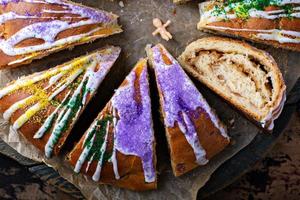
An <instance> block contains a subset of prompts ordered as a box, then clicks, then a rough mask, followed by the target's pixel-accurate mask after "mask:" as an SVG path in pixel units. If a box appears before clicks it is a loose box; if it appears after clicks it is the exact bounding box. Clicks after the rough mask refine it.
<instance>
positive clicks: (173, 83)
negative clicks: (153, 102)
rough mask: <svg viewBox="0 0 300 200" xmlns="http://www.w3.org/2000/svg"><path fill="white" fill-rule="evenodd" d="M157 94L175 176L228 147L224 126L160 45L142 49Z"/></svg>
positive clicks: (207, 160)
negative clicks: (144, 51) (152, 75)
mask: <svg viewBox="0 0 300 200" xmlns="http://www.w3.org/2000/svg"><path fill="white" fill-rule="evenodd" d="M146 51H147V55H148V57H149V61H150V65H151V66H152V67H153V69H154V72H155V77H156V83H157V87H158V91H159V97H160V106H161V113H162V116H163V119H164V124H165V131H166V137H167V141H168V145H169V150H170V157H171V164H172V168H173V172H174V174H175V176H180V175H182V174H184V173H186V172H188V171H190V170H192V169H194V168H196V167H197V166H199V165H205V164H207V163H208V162H209V160H210V159H211V158H212V157H213V156H215V155H216V154H217V153H219V152H220V151H222V150H223V149H224V148H225V147H226V146H227V145H228V144H229V137H228V135H227V131H226V128H225V126H224V125H223V124H222V122H221V121H220V120H219V118H218V117H217V116H216V114H215V113H214V112H213V110H212V109H211V108H210V106H209V105H208V103H207V102H206V100H205V99H204V98H203V96H202V95H201V94H200V92H199V91H198V90H197V88H196V87H195V86H194V84H193V83H192V81H191V80H190V78H189V77H188V76H187V74H186V73H185V72H184V71H183V69H182V68H181V66H180V65H179V63H178V62H177V61H176V60H175V59H174V58H173V57H172V55H171V54H170V53H169V52H168V51H167V50H166V49H165V48H164V47H163V46H162V45H161V44H158V45H156V46H154V47H152V48H151V47H150V46H148V47H147V48H146Z"/></svg>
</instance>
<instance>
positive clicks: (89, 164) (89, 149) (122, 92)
mask: <svg viewBox="0 0 300 200" xmlns="http://www.w3.org/2000/svg"><path fill="white" fill-rule="evenodd" d="M69 161H70V163H71V165H72V166H74V171H75V172H77V173H79V172H81V173H85V174H87V175H89V176H90V177H92V179H93V180H94V181H97V182H100V183H105V184H110V185H115V186H119V187H122V188H127V189H131V190H149V189H155V188H156V184H157V179H156V170H155V166H156V155H155V139H154V133H153V127H152V115H151V100H150V94H149V83H148V71H147V60H146V59H142V60H140V61H139V62H138V63H137V64H136V66H135V67H134V69H133V70H132V71H131V73H130V74H129V75H128V76H127V78H126V79H125V80H124V82H123V83H122V84H121V86H120V87H119V88H118V89H117V90H116V92H115V94H114V96H113V97H112V99H111V100H110V101H109V102H108V103H107V105H106V106H105V108H104V109H103V110H102V111H101V112H100V114H99V116H98V117H97V119H96V120H95V121H94V122H93V123H92V125H91V126H90V128H89V129H88V130H87V132H86V133H85V134H84V136H83V137H82V138H81V140H80V141H79V142H78V143H77V145H76V146H75V148H74V149H73V151H72V152H71V153H70V155H69Z"/></svg>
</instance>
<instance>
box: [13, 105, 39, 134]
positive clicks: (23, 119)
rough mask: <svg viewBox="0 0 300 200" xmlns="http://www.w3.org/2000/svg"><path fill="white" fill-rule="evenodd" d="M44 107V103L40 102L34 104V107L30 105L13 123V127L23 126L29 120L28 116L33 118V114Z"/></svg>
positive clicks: (15, 128)
mask: <svg viewBox="0 0 300 200" xmlns="http://www.w3.org/2000/svg"><path fill="white" fill-rule="evenodd" d="M43 107H44V105H43V104H42V103H40V102H38V103H36V104H34V105H33V106H32V107H30V108H29V109H28V110H27V111H26V112H25V113H24V114H23V115H21V116H20V117H19V118H18V119H17V120H16V121H15V123H14V124H13V126H12V127H13V129H14V130H18V129H19V128H20V127H21V126H23V125H24V124H25V123H26V122H27V121H28V118H31V117H32V116H33V115H35V114H36V113H37V112H38V111H39V110H41V109H42V108H43Z"/></svg>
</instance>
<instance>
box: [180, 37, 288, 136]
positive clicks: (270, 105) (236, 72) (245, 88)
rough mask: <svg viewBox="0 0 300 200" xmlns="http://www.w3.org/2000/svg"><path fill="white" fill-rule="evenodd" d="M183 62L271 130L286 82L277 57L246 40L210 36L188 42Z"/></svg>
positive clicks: (204, 81) (201, 78)
mask: <svg viewBox="0 0 300 200" xmlns="http://www.w3.org/2000/svg"><path fill="white" fill-rule="evenodd" d="M179 62H180V63H181V65H182V66H183V67H184V68H185V69H186V70H187V71H188V72H190V73H191V74H192V75H193V76H194V77H196V78H197V79H198V80H200V81H201V82H202V83H204V84H205V85H206V86H207V87H209V88H210V89H211V90H213V91H214V92H216V93H217V94H219V95H220V96H221V97H223V98H224V99H225V100H227V101H228V102H229V103H231V104H232V105H233V106H235V107H236V108H238V109H239V110H241V111H242V112H243V113H244V114H245V115H246V116H247V117H248V118H250V119H251V120H252V121H254V122H256V123H257V124H258V125H259V126H261V127H262V128H264V129H266V130H269V131H271V130H272V129H273V126H274V123H273V122H274V120H275V119H276V118H277V117H278V116H279V115H280V113H281V110H282V108H283V105H284V102H285V90H286V86H285V83H284V80H283V78H282V74H281V72H280V70H279V68H278V66H277V64H276V62H275V61H274V59H273V58H272V57H271V56H270V55H269V54H268V53H266V52H264V51H262V50H259V49H256V48H254V47H252V46H250V45H248V44H247V43H245V42H241V41H236V40H232V39H228V38H220V37H208V38H202V39H199V40H197V41H195V42H192V43H191V44H189V45H188V46H187V47H186V49H185V51H184V52H183V53H182V54H181V56H180V57H179Z"/></svg>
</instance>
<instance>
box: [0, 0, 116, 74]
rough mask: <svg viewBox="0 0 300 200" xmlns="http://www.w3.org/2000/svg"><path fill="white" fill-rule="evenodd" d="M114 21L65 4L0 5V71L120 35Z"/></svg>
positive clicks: (7, 1) (49, 0)
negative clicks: (100, 39)
mask: <svg viewBox="0 0 300 200" xmlns="http://www.w3.org/2000/svg"><path fill="white" fill-rule="evenodd" d="M117 18H118V16H116V15H114V14H112V13H108V12H106V11H103V10H98V9H95V8H90V7H87V6H83V5H81V4H77V3H74V2H71V1H65V0H38V1H29V0H18V1H15V0H3V1H0V23H1V29H0V69H1V68H7V67H16V66H18V65H22V64H27V63H30V62H31V61H32V60H34V59H40V58H42V57H44V56H47V55H49V54H51V53H53V52H57V51H60V50H62V49H67V48H69V49H70V48H72V47H74V46H75V45H79V44H83V43H88V42H91V41H93V40H95V39H97V38H102V37H107V36H109V35H112V34H116V33H120V32H121V31H122V30H121V28H120V26H119V25H118V22H117Z"/></svg>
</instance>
